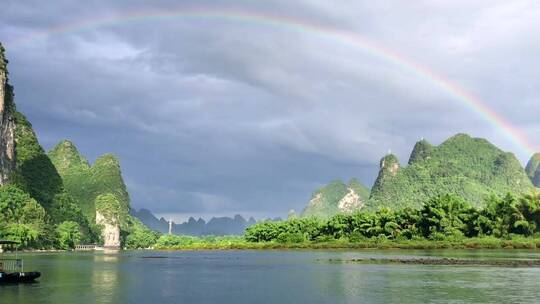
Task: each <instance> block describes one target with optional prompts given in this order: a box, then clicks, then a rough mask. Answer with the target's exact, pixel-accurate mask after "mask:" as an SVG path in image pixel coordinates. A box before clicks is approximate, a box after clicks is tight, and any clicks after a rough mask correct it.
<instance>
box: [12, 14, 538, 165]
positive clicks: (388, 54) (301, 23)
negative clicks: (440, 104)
mask: <svg viewBox="0 0 540 304" xmlns="http://www.w3.org/2000/svg"><path fill="white" fill-rule="evenodd" d="M192 18H195V19H201V18H202V19H215V20H218V21H230V22H237V23H238V22H241V23H249V24H258V25H263V26H269V27H276V28H280V29H286V30H290V31H294V32H299V33H302V34H309V35H313V36H317V37H320V38H324V39H332V40H336V41H338V42H340V43H342V44H344V45H346V46H348V47H353V48H356V49H359V50H361V51H362V52H365V53H367V54H369V55H370V56H373V57H375V58H378V59H381V60H384V61H385V62H388V63H391V64H393V65H395V66H397V67H400V68H401V69H403V70H405V71H407V72H408V73H411V74H412V75H415V76H417V77H419V78H421V79H423V80H425V81H427V82H428V83H430V84H431V85H433V86H434V87H436V88H438V89H440V90H442V91H444V92H446V93H447V94H448V95H449V96H451V97H452V98H453V99H455V100H456V101H459V102H460V103H461V104H463V105H464V106H466V107H467V108H468V109H470V110H471V111H473V112H474V113H476V114H477V115H479V116H480V117H482V118H483V119H485V120H486V121H487V122H489V123H490V124H491V125H492V126H493V127H494V128H496V129H497V130H498V131H499V132H500V133H501V134H502V135H504V136H505V137H506V138H507V139H508V140H510V142H512V144H514V145H515V146H516V147H518V148H519V149H520V150H521V152H522V153H524V155H526V156H528V155H532V154H533V153H534V152H536V151H540V149H538V147H537V146H536V145H535V144H533V143H532V142H531V141H530V140H529V139H528V138H527V136H526V135H525V134H524V133H523V132H522V131H521V130H520V129H519V128H518V127H515V126H514V125H513V124H512V123H511V122H510V121H508V120H507V119H506V118H504V117H503V116H501V115H500V114H498V113H497V112H496V111H495V110H493V109H492V108H490V106H489V105H488V104H487V103H486V102H484V101H482V100H481V99H480V98H478V97H477V96H475V95H473V94H471V93H469V92H467V90H465V89H463V88H462V87H460V86H459V85H458V84H456V83H454V82H452V81H451V80H449V79H447V78H445V77H444V76H442V75H439V74H437V73H435V72H434V71H432V70H430V69H428V68H427V67H425V66H422V65H420V64H419V63H417V62H414V61H412V60H411V59H409V58H407V57H406V56H404V55H402V54H399V53H398V52H396V51H394V50H390V49H388V48H386V47H384V46H382V45H379V44H376V43H374V42H373V41H370V40H368V39H366V38H364V37H362V36H361V35H359V34H357V33H355V32H351V31H345V30H342V29H336V28H332V27H329V26H327V25H324V24H320V23H316V22H313V21H310V20H305V19H301V18H296V17H295V18H293V17H288V16H284V15H274V14H269V13H266V12H259V11H253V10H246V9H238V8H222V7H207V6H196V7H181V8H176V9H172V10H145V11H134V12H128V13H125V14H121V15H111V16H103V17H98V18H93V19H88V20H82V21H80V22H75V23H69V24H62V25H59V26H55V27H51V28H49V29H47V30H45V31H43V32H37V33H33V34H30V35H27V36H24V37H21V38H18V39H15V40H13V41H8V43H6V45H7V46H8V47H10V48H16V47H18V46H21V45H24V44H27V43H30V42H32V41H34V40H36V39H41V38H46V37H49V36H50V35H57V34H67V33H73V32H78V31H84V30H90V29H94V28H99V27H104V26H115V25H118V24H125V23H132V22H140V21H152V20H177V19H192Z"/></svg>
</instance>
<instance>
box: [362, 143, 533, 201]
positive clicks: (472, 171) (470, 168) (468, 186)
mask: <svg viewBox="0 0 540 304" xmlns="http://www.w3.org/2000/svg"><path fill="white" fill-rule="evenodd" d="M532 189H534V186H533V185H532V183H531V181H530V179H529V178H528V177H527V174H526V173H525V170H523V168H522V166H521V164H520V163H519V161H518V160H517V159H516V157H515V156H514V155H513V154H512V153H506V152H503V151H501V150H500V149H498V148H497V147H495V146H494V145H492V144H491V143H489V142H488V141H487V140H485V139H479V138H471V137H470V136H468V135H465V134H458V135H456V136H454V137H452V138H450V139H448V140H447V141H445V142H444V143H442V144H441V145H440V146H437V147H434V146H431V145H430V144H429V143H428V142H426V141H425V140H422V141H420V142H418V143H417V144H416V146H415V148H414V151H413V153H412V154H411V159H410V160H409V166H407V167H401V165H400V164H399V161H398V159H397V158H396V157H395V156H394V155H388V156H385V157H384V158H383V159H382V161H381V166H380V172H379V176H378V178H377V181H376V182H375V185H374V186H373V189H372V191H371V197H370V200H369V201H368V203H367V205H366V206H367V207H368V208H379V207H382V206H386V207H393V208H400V207H415V208H417V207H420V206H421V205H422V203H424V202H425V201H426V200H427V199H428V198H429V197H433V196H436V195H439V194H456V195H459V196H461V197H463V198H464V199H466V200H467V201H469V202H470V203H471V204H473V205H475V206H479V205H482V204H483V202H484V200H485V199H486V198H487V197H488V196H489V195H490V194H499V195H502V194H505V193H507V192H512V193H527V192H529V191H531V190H532Z"/></svg>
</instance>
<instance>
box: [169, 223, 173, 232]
mask: <svg viewBox="0 0 540 304" xmlns="http://www.w3.org/2000/svg"><path fill="white" fill-rule="evenodd" d="M169 235H172V220H169Z"/></svg>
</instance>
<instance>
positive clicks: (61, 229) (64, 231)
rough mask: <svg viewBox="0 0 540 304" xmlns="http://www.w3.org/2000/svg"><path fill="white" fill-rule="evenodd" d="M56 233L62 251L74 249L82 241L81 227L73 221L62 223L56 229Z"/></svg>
mask: <svg viewBox="0 0 540 304" xmlns="http://www.w3.org/2000/svg"><path fill="white" fill-rule="evenodd" d="M56 233H58V243H59V244H60V248H62V249H73V248H75V245H78V244H79V243H80V241H81V232H80V226H79V224H77V223H75V222H73V221H65V222H62V223H61V224H60V225H58V227H57V228H56Z"/></svg>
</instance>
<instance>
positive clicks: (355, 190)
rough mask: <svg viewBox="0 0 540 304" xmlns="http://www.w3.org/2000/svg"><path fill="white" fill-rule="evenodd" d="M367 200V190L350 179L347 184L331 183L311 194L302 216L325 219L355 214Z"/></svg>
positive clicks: (340, 182)
mask: <svg viewBox="0 0 540 304" xmlns="http://www.w3.org/2000/svg"><path fill="white" fill-rule="evenodd" d="M368 199H369V189H368V188H366V187H364V186H363V185H362V184H361V183H360V182H358V180H356V179H352V180H351V181H350V182H349V184H345V183H344V182H342V181H339V180H337V181H333V182H331V183H330V184H328V185H326V186H324V187H322V188H320V189H319V190H317V191H316V192H315V193H314V194H313V196H312V198H311V200H310V201H309V203H308V205H307V207H306V208H305V209H304V211H303V212H302V216H303V217H310V216H315V217H322V218H325V217H330V216H332V215H335V214H338V213H353V212H357V211H359V210H360V209H362V208H363V207H364V205H365V203H366V201H367V200H368Z"/></svg>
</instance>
